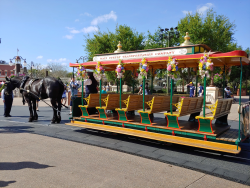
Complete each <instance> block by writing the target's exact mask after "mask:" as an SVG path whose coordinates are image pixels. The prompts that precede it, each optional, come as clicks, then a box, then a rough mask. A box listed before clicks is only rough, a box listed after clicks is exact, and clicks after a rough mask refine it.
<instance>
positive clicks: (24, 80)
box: [20, 76, 43, 104]
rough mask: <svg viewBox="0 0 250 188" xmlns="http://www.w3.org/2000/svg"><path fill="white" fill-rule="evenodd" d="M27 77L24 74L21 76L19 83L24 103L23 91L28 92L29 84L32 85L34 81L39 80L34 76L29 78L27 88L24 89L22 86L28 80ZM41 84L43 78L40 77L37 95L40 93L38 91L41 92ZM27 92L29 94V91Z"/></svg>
mask: <svg viewBox="0 0 250 188" xmlns="http://www.w3.org/2000/svg"><path fill="white" fill-rule="evenodd" d="M28 79H29V77H28V76H25V77H24V78H23V80H22V82H21V85H20V92H21V93H22V96H23V104H25V100H24V95H23V91H27V93H29V92H30V90H31V85H32V84H33V83H34V82H35V81H37V80H39V79H37V78H35V79H30V81H29V82H28V85H27V86H26V87H27V89H26V90H25V89H24V86H25V84H26V82H27V81H28ZM42 84H43V79H41V80H40V82H39V87H38V92H39V93H38V95H39V96H40V95H41V94H40V92H41V87H42ZM29 94H30V93H29ZM38 98H40V97H38Z"/></svg>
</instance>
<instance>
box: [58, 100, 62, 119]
mask: <svg viewBox="0 0 250 188" xmlns="http://www.w3.org/2000/svg"><path fill="white" fill-rule="evenodd" d="M57 107H58V108H57V110H58V116H57V123H60V122H61V108H62V101H61V99H57Z"/></svg>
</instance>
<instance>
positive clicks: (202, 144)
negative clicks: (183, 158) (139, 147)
mask: <svg viewBox="0 0 250 188" xmlns="http://www.w3.org/2000/svg"><path fill="white" fill-rule="evenodd" d="M66 125H70V126H75V127H82V128H89V129H96V130H102V131H107V132H114V133H120V134H125V135H130V136H137V137H142V138H147V139H152V140H158V141H162V142H170V143H175V144H180V145H186V146H192V147H198V148H203V149H209V150H215V151H221V152H226V153H233V154H238V153H240V151H241V148H240V147H239V146H238V149H237V145H230V144H224V143H217V142H211V141H205V140H197V139H192V138H184V137H179V136H172V135H164V134H159V133H152V132H147V131H140V130H134V129H129V128H123V127H114V126H108V125H101V124H94V123H86V122H80V121H71V123H66Z"/></svg>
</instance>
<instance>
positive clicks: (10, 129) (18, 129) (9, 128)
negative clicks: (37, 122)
mask: <svg viewBox="0 0 250 188" xmlns="http://www.w3.org/2000/svg"><path fill="white" fill-rule="evenodd" d="M31 128H33V127H30V126H6V127H0V129H3V131H2V130H0V133H10V132H11V133H23V132H27V133H31V132H33V131H30V130H27V129H31Z"/></svg>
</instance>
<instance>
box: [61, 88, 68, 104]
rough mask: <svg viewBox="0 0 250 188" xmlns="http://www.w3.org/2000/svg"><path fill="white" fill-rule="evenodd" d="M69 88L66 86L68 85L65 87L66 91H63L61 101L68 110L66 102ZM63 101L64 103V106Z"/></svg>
mask: <svg viewBox="0 0 250 188" xmlns="http://www.w3.org/2000/svg"><path fill="white" fill-rule="evenodd" d="M67 92H68V91H67V86H66V84H65V85H64V91H63V94H62V100H61V103H62V105H63V106H64V107H65V108H68V107H67V106H66V102H67ZM63 101H64V104H63Z"/></svg>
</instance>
